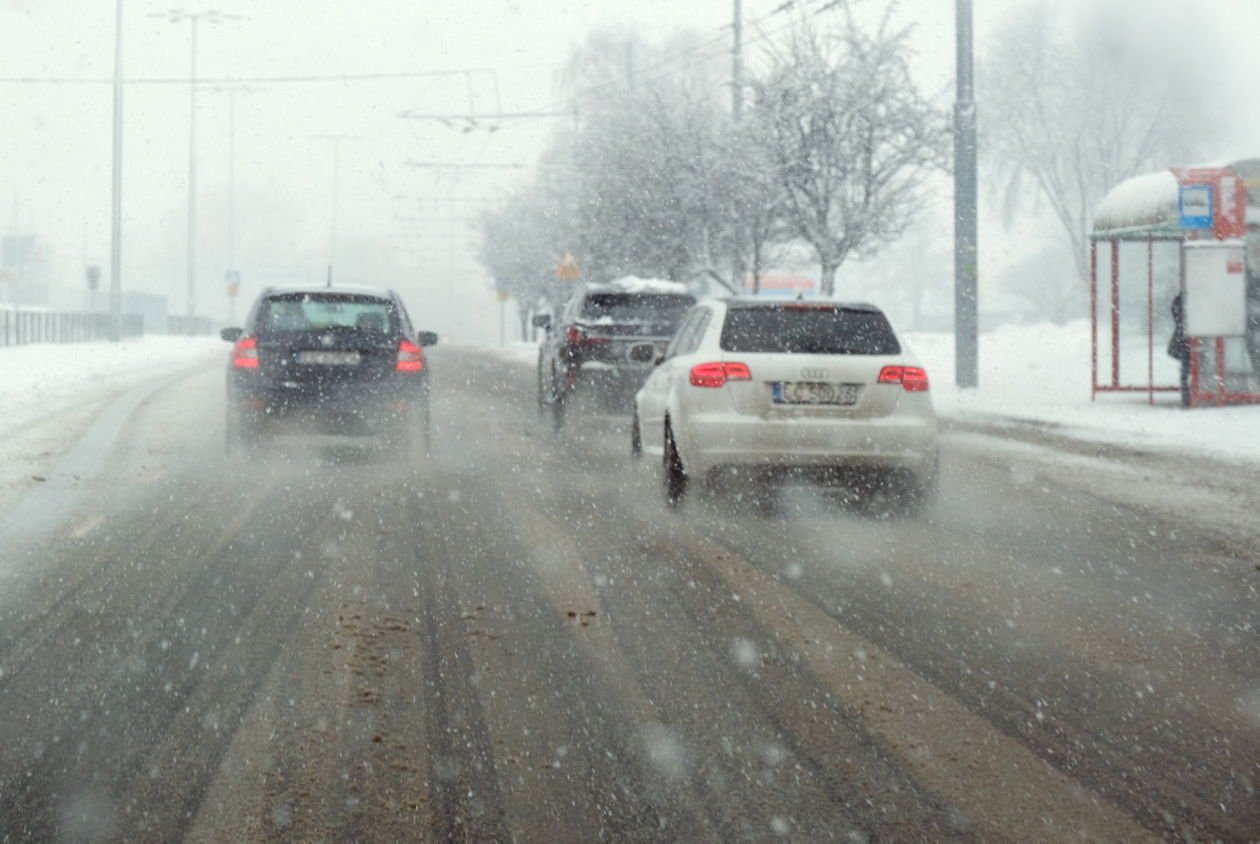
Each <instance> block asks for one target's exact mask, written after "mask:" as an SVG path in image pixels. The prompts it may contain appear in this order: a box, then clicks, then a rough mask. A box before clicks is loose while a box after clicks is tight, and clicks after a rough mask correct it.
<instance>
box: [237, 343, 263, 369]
mask: <svg viewBox="0 0 1260 844" xmlns="http://www.w3.org/2000/svg"><path fill="white" fill-rule="evenodd" d="M232 366H235V367H236V368H237V369H257V368H258V341H257V340H255V339H254V338H253V337H242V338H241V339H240V340H237V341H236V345H235V346H233V347H232Z"/></svg>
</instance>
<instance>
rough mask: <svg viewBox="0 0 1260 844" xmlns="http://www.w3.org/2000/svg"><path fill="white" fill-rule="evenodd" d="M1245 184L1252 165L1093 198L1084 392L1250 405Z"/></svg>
mask: <svg viewBox="0 0 1260 844" xmlns="http://www.w3.org/2000/svg"><path fill="white" fill-rule="evenodd" d="M1252 189H1255V190H1256V191H1257V194H1258V195H1260V160H1248V161H1242V162H1237V163H1235V164H1230V165H1226V166H1223V167H1197V168H1174V169H1171V170H1165V171H1161V172H1158V173H1150V174H1146V175H1143V176H1136V177H1134V178H1132V179H1128V180H1126V181H1124V182H1122V183H1120V184H1119V185H1117V186H1116V187H1115V188H1113V189H1112V190H1111V191H1110V192H1109V193H1108V194H1107V195H1106V196H1105V197H1104V198H1103V201H1102V202H1101V203H1100V204H1099V206H1098V209H1097V212H1096V214H1095V218H1094V228H1093V231H1092V232H1091V234H1090V256H1089V257H1090V261H1089V263H1090V323H1091V340H1090V342H1091V350H1090V367H1091V393H1090V394H1091V397H1093V398H1096V397H1097V395H1098V394H1099V393H1145V394H1146V396H1147V401H1148V403H1150V404H1154V403H1155V397H1156V395H1157V394H1160V393H1179V394H1180V398H1181V402H1182V404H1184V405H1186V406H1189V407H1194V406H1204V405H1224V404H1237V403H1248V402H1260V202H1257V203H1254V204H1253V203H1250V202H1249V201H1248V194H1249V191H1250V190H1252ZM1100 274H1101V277H1100Z"/></svg>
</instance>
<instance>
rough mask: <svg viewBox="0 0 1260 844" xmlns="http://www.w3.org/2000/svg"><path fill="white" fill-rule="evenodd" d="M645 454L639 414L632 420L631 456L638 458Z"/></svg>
mask: <svg viewBox="0 0 1260 844" xmlns="http://www.w3.org/2000/svg"><path fill="white" fill-rule="evenodd" d="M642 456H643V431H642V430H641V429H640V428H639V414H637V413H636V414H635V415H634V418H633V419H632V420H631V421H630V457H631V458H632V459H634V460H638V459H639V458H640V457H642Z"/></svg>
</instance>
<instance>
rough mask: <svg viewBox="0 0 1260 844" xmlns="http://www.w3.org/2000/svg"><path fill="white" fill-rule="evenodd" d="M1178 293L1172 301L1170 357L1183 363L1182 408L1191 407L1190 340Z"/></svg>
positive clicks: (1184, 313)
mask: <svg viewBox="0 0 1260 844" xmlns="http://www.w3.org/2000/svg"><path fill="white" fill-rule="evenodd" d="M1181 296H1182V294H1180V293H1178V294H1177V295H1176V296H1174V297H1173V300H1172V318H1173V333H1172V337H1171V338H1169V340H1168V355H1169V357H1174V358H1176V359H1177V360H1178V361H1180V362H1181V406H1182V407H1189V406H1190V338H1189V337H1187V336H1186V308H1185V303H1184V301H1183V300H1182V298H1181Z"/></svg>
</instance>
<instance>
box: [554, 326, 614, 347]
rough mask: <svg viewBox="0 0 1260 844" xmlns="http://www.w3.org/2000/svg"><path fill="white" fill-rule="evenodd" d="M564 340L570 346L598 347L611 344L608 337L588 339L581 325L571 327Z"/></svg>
mask: <svg viewBox="0 0 1260 844" xmlns="http://www.w3.org/2000/svg"><path fill="white" fill-rule="evenodd" d="M564 339H565V341H566V342H567V343H568V344H569V345H570V346H598V345H601V344H603V343H608V342H610V338H608V337H588V336H587V334H586V329H585V328H583V327H582V326H580V325H570V326H569V330H568V331H566V332H565V333H564Z"/></svg>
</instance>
